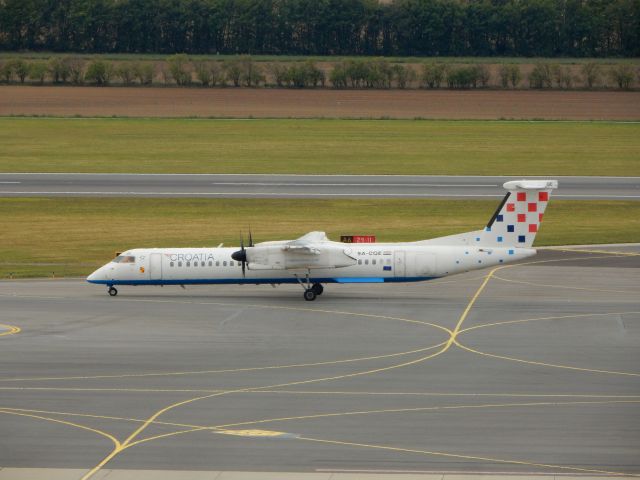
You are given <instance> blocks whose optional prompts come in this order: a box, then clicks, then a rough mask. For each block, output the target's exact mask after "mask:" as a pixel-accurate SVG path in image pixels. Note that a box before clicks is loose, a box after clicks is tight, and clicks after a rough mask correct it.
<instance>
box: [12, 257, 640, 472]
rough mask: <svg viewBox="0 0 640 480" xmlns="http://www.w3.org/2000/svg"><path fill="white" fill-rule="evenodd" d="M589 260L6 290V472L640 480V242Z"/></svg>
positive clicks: (23, 284)
mask: <svg viewBox="0 0 640 480" xmlns="http://www.w3.org/2000/svg"><path fill="white" fill-rule="evenodd" d="M588 250H592V251H593V253H577V252H574V251H566V252H556V251H554V252H547V251H543V252H541V253H540V254H539V256H538V257H535V258H534V259H533V261H541V262H542V263H536V264H529V265H525V264H523V265H518V266H512V267H508V268H504V269H501V270H499V271H497V272H496V273H495V275H494V276H493V277H492V278H491V279H490V280H488V282H487V283H486V286H485V287H484V289H482V285H483V281H484V276H485V275H486V274H487V273H488V272H487V271H486V270H485V271H477V272H471V273H468V274H464V275H459V276H456V277H450V278H447V279H443V280H438V281H433V282H427V283H418V284H398V285H389V284H388V285H371V286H365V285H342V286H338V285H329V286H327V287H326V289H325V293H324V295H323V296H322V297H320V298H318V300H317V301H315V302H313V303H310V302H304V301H303V299H302V289H300V288H296V286H283V287H278V288H276V289H273V288H271V287H269V286H261V287H257V286H216V287H207V286H205V287H194V288H187V290H181V289H180V288H168V287H165V288H158V287H129V288H127V287H122V288H121V289H120V294H119V295H118V296H117V297H114V298H111V297H108V296H107V293H106V290H105V289H104V288H101V287H98V286H95V285H89V284H86V283H85V282H84V281H82V280H58V281H45V280H42V281H3V282H0V305H1V308H0V323H1V324H3V325H2V326H0V333H4V335H3V336H0V444H1V447H2V448H0V467H3V468H4V471H5V472H8V473H7V475H16V474H15V473H12V472H17V471H18V470H15V471H14V470H11V468H26V467H31V468H33V467H42V468H48V469H78V470H77V471H76V472H79V473H77V475H76V476H74V477H73V478H80V475H81V474H84V473H86V472H87V471H90V470H89V469H91V468H93V467H94V466H96V465H98V464H99V463H101V462H102V461H103V460H105V459H107V458H109V459H108V461H107V462H106V463H105V464H104V466H103V467H104V469H115V470H116V471H120V470H122V471H124V470H123V469H147V470H150V469H152V470H172V471H178V470H181V471H190V470H200V471H208V470H210V471H239V470H242V471H262V472H269V471H271V472H287V471H288V472H356V473H357V472H363V471H369V472H371V471H374V472H418V471H419V472H425V471H437V472H445V473H446V472H448V473H451V472H516V473H544V474H563V473H564V474H592V475H605V474H613V473H624V474H640V455H639V454H638V453H639V452H640V423H639V422H637V419H638V418H639V415H640V367H639V366H640V300H639V299H640V275H639V273H638V272H639V271H640V270H638V268H640V255H638V253H640V248H639V247H633V248H629V247H621V246H618V247H610V250H611V251H616V252H622V253H621V254H619V255H618V254H616V255H612V254H611V253H602V252H603V250H604V247H600V248H596V247H591V248H590V249H588ZM622 267H624V268H622ZM474 298H475V303H473V302H472V299H474ZM465 312H466V313H465ZM127 439H128V440H127ZM116 442H119V443H116ZM136 442H140V443H136ZM114 445H115V446H116V448H115V453H112V452H114ZM118 445H119V447H118ZM124 447H128V448H124ZM110 453H112V455H111V456H110V457H108V456H109V455H110ZM56 471H58V470H51V471H49V470H46V472H49V473H47V475H45V478H71V477H69V476H67V477H64V476H60V477H55V476H54V475H53V473H51V472H56ZM64 471H66V470H60V472H64ZM74 471H75V470H74ZM1 473H2V471H0V474H1ZM100 474H105V471H97V472H96V476H95V478H102V477H98V475H100ZM29 475H30V477H29V478H34V477H33V472H32V473H30V474H29ZM2 478H5V477H2ZM14 478H17V477H14ZM24 478H27V477H24ZM114 478H115V477H114ZM118 478H120V477H118ZM123 478H124V477H123ZM126 478H135V475H132V476H126ZM145 478H165V477H158V476H157V475H156V476H155V477H153V476H152V477H145ZM180 478H188V477H180ZM208 478H209V477H208ZM216 478H217V477H216ZM221 478H222V477H221ZM278 478H282V477H278ZM354 478H357V477H354Z"/></svg>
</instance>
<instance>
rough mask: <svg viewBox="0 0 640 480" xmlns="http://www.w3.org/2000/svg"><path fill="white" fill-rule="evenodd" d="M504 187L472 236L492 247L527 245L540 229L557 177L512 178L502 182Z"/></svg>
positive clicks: (478, 242) (478, 243) (479, 242)
mask: <svg viewBox="0 0 640 480" xmlns="http://www.w3.org/2000/svg"><path fill="white" fill-rule="evenodd" d="M504 188H505V189H507V190H508V193H507V195H506V196H505V198H504V199H503V201H502V203H501V204H500V207H499V209H498V211H497V212H496V213H495V214H494V216H493V217H492V218H491V221H490V222H489V224H488V225H487V226H486V227H485V229H484V231H483V232H482V234H480V235H479V236H478V237H476V239H475V241H476V244H477V245H482V246H488V245H491V246H496V247H507V246H509V247H511V246H513V247H524V248H528V247H531V246H532V245H533V241H534V239H535V236H536V233H537V232H538V230H539V228H540V223H541V222H542V218H543V216H544V211H545V209H546V208H547V204H548V203H549V198H550V197H551V192H552V190H553V189H555V188H558V182H557V180H516V181H512V182H507V183H505V184H504Z"/></svg>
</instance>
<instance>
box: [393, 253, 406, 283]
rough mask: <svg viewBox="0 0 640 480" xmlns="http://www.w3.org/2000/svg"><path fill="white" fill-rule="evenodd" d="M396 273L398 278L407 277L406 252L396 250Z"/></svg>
mask: <svg viewBox="0 0 640 480" xmlns="http://www.w3.org/2000/svg"><path fill="white" fill-rule="evenodd" d="M393 259H394V260H393V263H394V268H393V270H394V272H395V276H396V277H406V276H407V264H406V253H405V252H404V250H396V251H395V252H394V254H393Z"/></svg>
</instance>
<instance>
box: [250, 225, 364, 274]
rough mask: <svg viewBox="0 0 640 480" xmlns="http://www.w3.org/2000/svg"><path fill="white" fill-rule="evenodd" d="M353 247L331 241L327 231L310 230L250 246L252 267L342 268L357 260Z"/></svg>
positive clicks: (261, 268)
mask: <svg viewBox="0 0 640 480" xmlns="http://www.w3.org/2000/svg"><path fill="white" fill-rule="evenodd" d="M349 253H350V249H349V248H348V247H346V246H344V245H342V244H339V243H337V242H331V241H330V240H329V239H328V238H327V235H326V234H325V233H324V232H310V233H307V234H306V235H303V236H302V237H300V238H298V239H296V240H291V241H288V242H282V243H280V242H273V243H271V244H268V245H260V244H259V245H256V246H255V247H251V248H247V262H248V264H247V267H248V268H249V270H266V269H282V270H288V269H311V268H340V267H347V266H349V265H353V264H355V263H356V260H355V259H354V258H352V257H351V256H350V255H349Z"/></svg>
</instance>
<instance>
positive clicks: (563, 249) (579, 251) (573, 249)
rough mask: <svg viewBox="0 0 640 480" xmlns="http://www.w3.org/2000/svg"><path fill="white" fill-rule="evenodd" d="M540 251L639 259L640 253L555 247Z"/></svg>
mask: <svg viewBox="0 0 640 480" xmlns="http://www.w3.org/2000/svg"><path fill="white" fill-rule="evenodd" d="M541 250H551V251H555V252H576V253H598V254H600V253H604V254H607V255H611V256H622V257H625V256H626V257H639V256H640V253H638V252H614V251H610V250H591V249H588V250H587V249H580V248H556V247H542V248H541Z"/></svg>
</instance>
